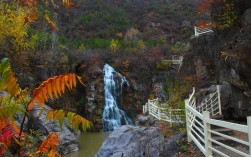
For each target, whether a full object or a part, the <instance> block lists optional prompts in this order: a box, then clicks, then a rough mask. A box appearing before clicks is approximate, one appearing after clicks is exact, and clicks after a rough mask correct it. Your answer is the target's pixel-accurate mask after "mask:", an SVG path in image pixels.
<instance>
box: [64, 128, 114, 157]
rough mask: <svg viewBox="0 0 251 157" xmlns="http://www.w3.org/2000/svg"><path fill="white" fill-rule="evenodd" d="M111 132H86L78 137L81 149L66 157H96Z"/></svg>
mask: <svg viewBox="0 0 251 157" xmlns="http://www.w3.org/2000/svg"><path fill="white" fill-rule="evenodd" d="M109 134H110V132H98V133H92V132H86V133H82V134H80V135H79V136H78V137H77V140H78V142H79V145H80V148H79V151H77V152H73V153H70V154H67V155H64V156H65V157H95V155H96V154H97V152H98V150H99V148H100V147H101V145H102V143H103V141H104V140H105V139H106V138H107V137H108V136H109Z"/></svg>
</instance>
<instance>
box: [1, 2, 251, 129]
mask: <svg viewBox="0 0 251 157" xmlns="http://www.w3.org/2000/svg"><path fill="white" fill-rule="evenodd" d="M228 2H229V3H230V2H231V3H232V1H231V0H229V1H228ZM215 5H216V6H215V7H213V8H218V7H220V6H221V5H222V4H220V3H217V4H215ZM197 6H198V1H197V0H185V1H184V0H137V1H133V0H104V1H99V0H85V1H84V0H83V1H79V2H77V3H75V6H74V7H71V8H69V9H68V10H66V9H64V8H61V9H59V10H56V13H57V15H58V16H57V18H54V19H55V23H56V24H57V26H58V30H57V31H56V30H54V31H51V30H46V29H45V28H44V27H43V25H42V24H41V23H37V24H38V25H39V24H40V25H39V26H37V25H36V24H34V25H35V27H34V28H33V29H32V30H31V31H34V32H35V33H37V34H38V37H39V39H40V41H39V42H38V43H37V48H36V50H34V51H29V52H20V53H19V54H18V55H15V54H8V53H4V52H1V54H0V55H1V57H5V56H8V57H10V58H11V60H12V62H13V63H14V64H13V65H14V71H15V73H16V75H17V77H18V81H19V82H20V84H21V86H22V87H26V86H29V87H31V88H35V87H36V86H37V85H38V84H39V83H40V82H41V81H43V80H45V79H47V78H48V77H51V76H54V75H59V74H62V73H68V72H76V73H77V74H78V75H80V76H81V77H83V78H84V79H85V85H86V86H79V87H78V89H77V90H75V91H73V92H72V94H71V95H68V96H66V97H64V98H62V99H59V100H57V101H54V102H52V103H51V104H50V106H52V107H54V108H55V107H56V108H57V107H58V105H54V104H62V106H60V107H63V108H64V109H66V110H73V111H76V112H78V113H80V114H82V115H84V116H85V117H87V118H88V119H90V120H92V121H93V122H94V125H95V128H96V130H100V129H101V127H102V119H101V115H102V111H103V103H104V91H103V74H102V68H103V65H104V64H105V63H108V64H110V65H111V66H113V67H114V69H115V70H116V71H118V72H120V73H121V74H123V75H124V76H125V77H126V78H127V80H128V81H129V84H130V87H129V88H124V91H123V93H124V95H123V104H121V106H120V107H121V108H123V109H124V110H126V112H127V114H128V115H129V116H130V117H132V118H134V117H136V115H137V114H139V113H141V108H142V105H143V104H145V102H146V101H147V99H148V98H154V97H159V98H161V99H162V100H163V101H165V100H169V99H170V98H171V97H174V96H172V95H170V93H172V92H170V89H176V88H177V89H182V90H183V89H184V90H185V92H184V91H180V92H182V97H179V98H177V100H176V101H179V102H180V103H182V102H183V99H184V98H185V97H186V96H185V94H184V93H188V92H189V90H188V89H191V87H192V86H194V85H195V86H197V87H198V88H207V87H209V86H210V85H212V84H222V85H224V87H225V88H224V90H223V91H222V92H223V93H222V95H223V105H224V108H223V110H224V113H225V114H224V116H225V118H244V117H245V116H246V115H250V114H251V113H250V111H249V110H248V109H249V108H250V107H249V104H250V96H251V92H250V86H251V82H250V79H249V78H250V64H251V63H250V59H249V55H248V54H249V50H250V45H249V43H250V32H251V30H250V27H249V26H250V16H251V15H250V9H249V10H248V8H249V7H251V6H250V2H248V1H246V0H242V1H238V2H234V9H235V10H236V13H235V14H234V15H235V16H236V17H235V19H236V21H235V23H234V25H233V26H231V27H229V28H228V29H224V30H219V29H218V28H217V27H216V28H214V33H213V34H211V35H205V36H200V37H197V38H195V37H194V35H193V34H194V32H193V29H194V25H195V24H196V23H197V22H198V21H199V20H201V19H203V20H208V19H212V20H213V21H217V17H218V10H217V9H216V10H214V9H212V12H211V17H210V14H207V15H205V14H197V12H196V7H197ZM39 31H42V32H43V34H41V33H39ZM40 37H41V38H40ZM171 55H183V56H184V64H183V66H182V67H181V69H180V71H179V73H178V75H177V71H178V67H177V66H175V65H171V64H169V63H168V64H167V63H164V62H163V60H165V59H170V57H171ZM183 82H186V83H187V84H188V85H190V86H186V87H183V86H181V85H183ZM184 86H185V85H184ZM177 95H179V94H177Z"/></svg>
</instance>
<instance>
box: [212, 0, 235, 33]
mask: <svg viewBox="0 0 251 157" xmlns="http://www.w3.org/2000/svg"><path fill="white" fill-rule="evenodd" d="M218 12H219V13H218V14H216V23H215V26H216V28H218V29H219V30H224V29H227V28H229V27H231V26H232V25H233V24H234V23H235V21H236V19H237V18H238V16H237V13H236V11H235V8H234V4H232V3H227V2H224V6H223V7H221V8H219V9H218Z"/></svg>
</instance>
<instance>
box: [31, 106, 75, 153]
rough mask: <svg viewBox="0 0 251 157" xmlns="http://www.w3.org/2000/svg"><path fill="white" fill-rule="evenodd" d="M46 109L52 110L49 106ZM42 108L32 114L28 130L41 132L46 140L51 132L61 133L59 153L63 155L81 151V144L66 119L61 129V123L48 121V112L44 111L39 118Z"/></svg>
mask: <svg viewBox="0 0 251 157" xmlns="http://www.w3.org/2000/svg"><path fill="white" fill-rule="evenodd" d="M44 107H45V108H46V109H50V107H48V106H46V105H45V106H44ZM40 110H41V108H40V107H38V106H35V107H34V109H33V110H32V111H31V113H30V118H29V123H28V128H29V129H33V130H40V131H42V134H43V135H44V138H45V137H46V136H47V135H48V134H49V133H50V132H59V133H60V145H59V147H58V151H59V152H60V153H62V154H68V153H70V152H74V151H77V150H79V144H78V142H77V139H76V137H75V135H74V133H73V130H72V129H71V128H70V127H69V126H68V124H67V121H66V119H64V122H63V127H62V129H60V127H59V123H58V122H56V123H54V122H53V120H51V121H46V122H45V117H46V111H44V112H43V113H42V114H41V116H39V112H40Z"/></svg>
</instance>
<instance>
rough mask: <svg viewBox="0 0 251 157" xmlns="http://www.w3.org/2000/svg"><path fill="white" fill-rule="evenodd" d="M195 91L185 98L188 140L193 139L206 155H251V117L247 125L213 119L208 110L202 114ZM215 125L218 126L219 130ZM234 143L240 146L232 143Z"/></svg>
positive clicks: (226, 156)
mask: <svg viewBox="0 0 251 157" xmlns="http://www.w3.org/2000/svg"><path fill="white" fill-rule="evenodd" d="M194 91H195V90H193V94H191V95H190V97H189V99H187V100H185V111H186V125H187V138H188V142H191V141H193V142H194V143H195V144H196V145H197V146H198V148H199V149H200V150H201V152H202V153H203V154H204V155H205V156H206V157H213V156H223V157H231V156H238V157H241V156H244V157H251V117H248V118H247V125H240V124H235V123H230V122H226V121H221V120H215V119H211V118H210V113H209V112H208V111H203V114H202V113H200V112H199V111H197V110H196V109H195V107H194V106H196V100H195V97H194V93H195V92H194ZM213 127H218V129H217V130H218V131H217V130H216V129H213ZM222 129H227V130H230V131H233V132H238V133H239V134H244V135H246V137H247V138H240V137H239V136H230V135H228V134H226V133H222V132H220V130H222ZM216 136H218V137H221V138H223V139H224V140H228V142H224V141H221V140H218V139H217V138H216ZM229 141H231V142H229ZM233 143H234V144H237V145H238V146H239V147H234V146H233V145H231V144H233Z"/></svg>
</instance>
